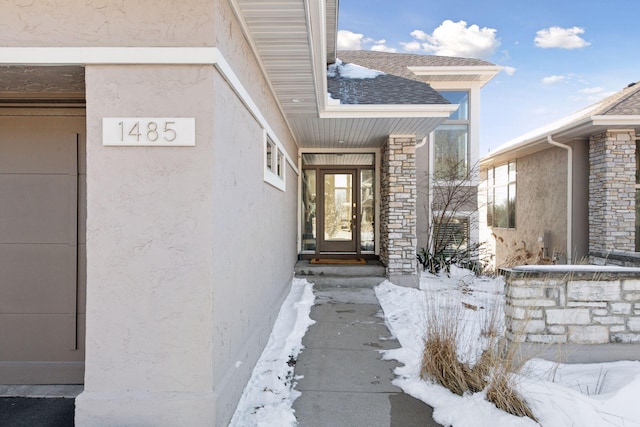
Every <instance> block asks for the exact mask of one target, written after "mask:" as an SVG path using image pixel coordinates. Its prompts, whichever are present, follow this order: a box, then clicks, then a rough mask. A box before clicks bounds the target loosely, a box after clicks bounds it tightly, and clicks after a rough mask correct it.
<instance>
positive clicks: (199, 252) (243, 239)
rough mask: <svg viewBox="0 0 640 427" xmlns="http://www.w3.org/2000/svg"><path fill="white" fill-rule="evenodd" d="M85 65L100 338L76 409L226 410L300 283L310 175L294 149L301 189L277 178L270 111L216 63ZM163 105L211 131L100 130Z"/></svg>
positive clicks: (239, 65) (238, 70) (218, 413)
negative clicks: (303, 196)
mask: <svg viewBox="0 0 640 427" xmlns="http://www.w3.org/2000/svg"><path fill="white" fill-rule="evenodd" d="M215 13H216V15H215V20H218V21H219V25H220V27H222V26H224V29H223V30H221V33H220V34H219V35H218V36H219V38H217V39H216V40H217V41H221V40H223V39H224V40H225V42H224V43H222V42H221V43H220V50H221V52H222V53H223V55H224V56H225V59H227V60H228V62H229V63H230V65H231V67H232V71H233V72H234V73H235V75H236V76H237V77H238V79H239V80H240V81H241V82H242V85H243V87H244V90H245V91H246V93H247V94H248V96H250V97H251V99H252V100H253V101H254V102H255V104H256V105H257V106H258V108H259V110H260V113H261V114H262V116H264V117H265V119H266V120H267V122H268V124H269V126H270V128H271V129H273V130H274V132H275V133H276V136H277V138H278V140H279V141H280V142H281V143H282V145H283V147H284V148H285V149H286V150H287V152H288V154H289V156H290V157H291V158H293V159H296V158H297V147H296V144H295V141H294V140H293V137H292V135H291V134H290V133H289V129H288V127H287V124H286V122H285V120H284V118H283V117H282V115H281V113H280V110H279V108H278V106H277V104H276V102H275V100H274V98H273V97H272V96H271V93H270V91H269V89H268V85H267V83H266V81H265V80H264V78H263V76H262V74H261V72H260V69H259V67H258V65H257V62H256V61H255V58H254V57H253V55H252V53H251V51H250V50H249V48H248V45H247V44H246V40H245V39H244V37H243V36H242V34H241V33H240V30H239V26H238V24H237V22H235V20H234V17H233V14H232V13H231V11H230V10H229V9H228V4H227V2H226V1H223V2H220V3H216V10H215ZM220 27H218V28H220ZM227 33H228V34H227ZM223 51H224V52H223ZM86 79H87V126H88V135H89V136H88V139H89V144H88V145H89V147H88V157H87V158H88V165H89V166H88V169H89V170H90V172H89V178H88V188H89V189H88V192H89V194H90V195H89V196H88V212H89V219H88V233H87V237H88V283H89V284H88V287H89V290H88V296H87V298H88V305H89V308H88V311H89V314H88V317H89V320H88V323H89V327H88V332H87V334H88V339H89V341H90V343H89V344H88V347H89V348H90V349H89V350H88V351H87V374H86V388H85V392H84V393H83V394H82V395H81V396H80V397H79V398H78V400H77V412H76V422H77V424H78V425H91V426H96V425H111V424H122V425H131V424H143V425H154V426H155V425H177V424H182V425H184V424H185V423H186V424H188V425H225V424H226V423H227V422H228V421H229V419H230V417H231V415H232V413H233V410H234V409H235V405H236V403H237V401H238V399H239V397H240V394H241V392H242V389H243V388H244V386H245V384H246V381H247V380H248V378H249V376H250V373H251V370H252V368H253V365H254V364H255V362H256V360H257V358H258V357H259V355H260V353H261V351H262V349H263V347H264V344H265V343H266V340H267V338H268V335H269V333H270V331H271V327H272V325H273V322H274V320H275V316H276V315H277V312H278V309H279V307H280V304H281V302H282V300H283V299H284V297H285V296H286V293H287V291H288V289H289V285H290V283H291V279H292V276H293V266H294V264H295V261H296V255H297V252H296V233H297V219H296V212H297V208H296V203H297V176H296V174H295V172H294V170H293V169H292V168H291V167H290V166H288V165H287V170H286V174H287V186H286V192H283V191H280V190H278V189H276V188H274V187H273V186H271V185H269V184H267V183H265V182H264V180H263V131H262V127H261V125H260V123H258V121H256V119H255V118H254V117H253V116H252V114H251V112H250V110H249V109H248V108H247V106H246V105H245V104H244V103H243V102H242V101H241V99H240V98H239V97H238V95H237V90H238V88H232V87H231V86H230V84H229V82H228V81H227V80H225V79H224V77H223V76H222V75H221V74H220V73H219V72H218V70H217V69H216V67H215V66H188V65H185V66H153V65H150V66H89V67H87V77H86ZM156 116H157V117H175V116H178V117H195V119H196V146H195V147H190V148H139V147H137V148H133V147H123V148H118V147H103V146H102V145H101V120H102V118H103V117H156ZM238 362H240V363H238Z"/></svg>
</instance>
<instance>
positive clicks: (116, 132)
mask: <svg viewBox="0 0 640 427" xmlns="http://www.w3.org/2000/svg"><path fill="white" fill-rule="evenodd" d="M102 145H105V146H133V147H136V146H137V147H173V146H182V147H185V146H194V145H196V142H195V119H194V118H191V117H105V118H103V119H102Z"/></svg>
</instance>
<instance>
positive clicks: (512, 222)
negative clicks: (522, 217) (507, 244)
mask: <svg viewBox="0 0 640 427" xmlns="http://www.w3.org/2000/svg"><path fill="white" fill-rule="evenodd" d="M507 208H508V212H509V225H508V227H509V228H516V185H515V184H509V204H508V206H507Z"/></svg>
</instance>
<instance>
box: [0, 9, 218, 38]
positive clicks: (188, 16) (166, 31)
mask: <svg viewBox="0 0 640 427" xmlns="http://www.w3.org/2000/svg"><path fill="white" fill-rule="evenodd" d="M214 4H215V2H214V1H211V0H190V1H188V2H185V1H181V0H166V1H162V2H156V1H152V0H142V1H124V2H123V1H113V0H95V1H87V2H77V1H56V0H39V1H30V0H17V1H5V2H2V3H0V23H1V25H0V40H2V46H17V47H26V46H74V47H75V46H214V45H215V39H214V16H213V15H214V12H213V10H214Z"/></svg>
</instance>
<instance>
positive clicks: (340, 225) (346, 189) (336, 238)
mask: <svg viewBox="0 0 640 427" xmlns="http://www.w3.org/2000/svg"><path fill="white" fill-rule="evenodd" d="M356 177H357V174H356V170H324V171H321V177H320V185H321V188H320V195H321V197H322V200H321V201H320V208H321V212H320V216H319V219H320V221H319V222H320V224H319V230H318V231H319V235H320V242H319V243H320V251H321V252H356V248H357V246H356V245H357V236H358V235H359V232H358V214H357V213H358V203H357V197H356V194H357V193H356V183H357V180H356Z"/></svg>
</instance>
